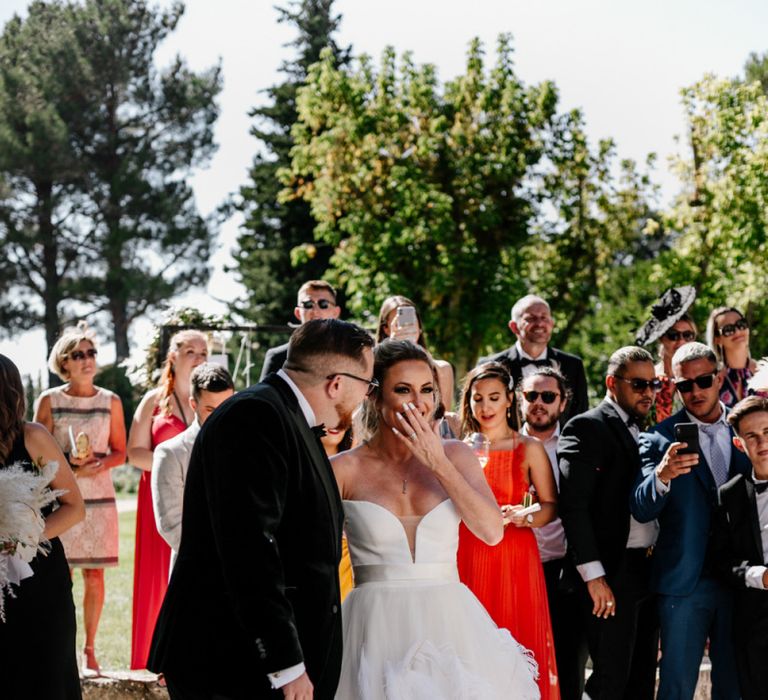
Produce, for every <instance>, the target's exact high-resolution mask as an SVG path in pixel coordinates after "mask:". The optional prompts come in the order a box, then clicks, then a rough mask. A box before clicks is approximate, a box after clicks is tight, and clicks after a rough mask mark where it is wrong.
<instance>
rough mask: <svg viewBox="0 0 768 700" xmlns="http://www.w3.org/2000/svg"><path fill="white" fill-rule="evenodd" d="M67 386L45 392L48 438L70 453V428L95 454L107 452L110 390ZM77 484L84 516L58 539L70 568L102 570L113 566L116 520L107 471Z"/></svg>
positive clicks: (111, 395)
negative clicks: (75, 390)
mask: <svg viewBox="0 0 768 700" xmlns="http://www.w3.org/2000/svg"><path fill="white" fill-rule="evenodd" d="M68 386H69V385H64V386H60V387H56V388H54V389H49V390H48V391H45V392H43V393H42V394H41V396H40V398H43V397H44V396H47V397H48V399H49V401H50V404H51V415H52V417H53V437H54V438H56V442H57V443H59V447H60V448H61V450H62V452H64V454H65V455H67V456H69V453H70V451H71V449H70V440H69V427H70V426H71V427H72V433H73V434H74V435H77V434H78V433H80V432H83V433H85V434H86V435H88V438H89V439H90V441H91V448H92V449H93V453H94V455H95V456H96V457H105V456H106V455H107V453H108V452H109V433H110V423H111V417H112V398H113V396H114V394H113V393H112V392H111V391H108V390H107V389H101V388H100V387H95V388H96V394H95V395H94V396H70V395H69V394H67V393H66V389H67V388H68ZM77 485H78V486H79V487H80V493H81V494H82V495H83V500H84V501H85V520H83V521H81V522H79V523H78V524H77V525H75V526H74V527H71V528H70V529H69V530H67V531H66V532H64V533H63V534H62V535H61V543H62V544H63V545H64V552H65V553H66V555H67V562H68V563H69V565H70V566H79V567H82V568H84V569H101V568H104V567H106V566H117V550H118V539H119V532H118V522H117V505H116V503H115V487H114V486H113V485H112V470H110V469H105V470H104V471H103V472H101V473H100V474H97V475H96V476H92V477H87V478H84V479H78V480H77Z"/></svg>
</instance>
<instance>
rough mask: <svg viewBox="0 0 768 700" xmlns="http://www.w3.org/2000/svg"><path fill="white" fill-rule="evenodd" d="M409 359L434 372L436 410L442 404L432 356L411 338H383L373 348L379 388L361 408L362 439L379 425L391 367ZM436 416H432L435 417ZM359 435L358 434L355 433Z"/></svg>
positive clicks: (374, 373) (374, 371)
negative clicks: (380, 410) (380, 397)
mask: <svg viewBox="0 0 768 700" xmlns="http://www.w3.org/2000/svg"><path fill="white" fill-rule="evenodd" d="M408 360H418V361H419V362H424V363H425V364H426V365H427V366H428V367H429V369H430V371H431V372H432V384H433V386H434V388H435V393H434V396H435V411H437V410H439V407H440V406H441V399H440V385H439V384H438V381H437V367H436V366H435V363H434V361H433V360H432V356H431V355H430V354H429V353H428V352H427V351H426V350H425V349H424V348H422V347H421V346H420V345H416V344H415V343H412V342H411V341H410V340H392V339H391V338H388V339H386V340H382V341H381V342H380V343H379V344H378V345H377V346H376V347H375V348H374V349H373V377H374V379H376V380H378V382H379V388H378V389H377V390H376V391H374V392H373V394H372V395H371V396H370V397H368V398H367V399H366V400H365V401H364V402H363V404H362V407H361V408H360V419H359V422H360V428H361V431H362V436H361V437H362V439H364V440H367V439H368V438H370V437H371V435H373V434H374V433H375V432H376V430H378V427H379V409H378V403H379V393H380V392H381V389H382V387H383V386H384V379H385V378H386V376H387V373H388V372H389V370H390V368H392V367H394V366H395V365H397V364H399V363H400V362H406V361H408ZM434 417H435V416H434V415H433V416H431V418H434ZM355 437H357V434H356V435H355Z"/></svg>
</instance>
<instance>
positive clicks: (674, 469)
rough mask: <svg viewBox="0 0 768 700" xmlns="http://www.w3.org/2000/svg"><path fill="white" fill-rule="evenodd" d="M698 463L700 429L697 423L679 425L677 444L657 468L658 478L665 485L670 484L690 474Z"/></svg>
mask: <svg viewBox="0 0 768 700" xmlns="http://www.w3.org/2000/svg"><path fill="white" fill-rule="evenodd" d="M682 445H685V447H683V446H682ZM698 463H699V429H698V427H697V425H696V424H695V423H678V424H677V425H676V426H675V442H673V443H672V444H671V445H670V446H669V448H668V449H667V451H666V453H665V454H664V457H663V458H662V460H661V462H660V463H659V466H658V467H656V476H657V477H658V478H659V479H660V480H661V482H662V483H663V484H669V482H670V481H671V480H672V479H676V478H677V477H678V476H682V475H683V474H688V473H689V472H690V471H691V469H693V467H695V466H696V465H697V464H698Z"/></svg>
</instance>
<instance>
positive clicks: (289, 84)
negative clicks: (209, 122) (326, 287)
mask: <svg viewBox="0 0 768 700" xmlns="http://www.w3.org/2000/svg"><path fill="white" fill-rule="evenodd" d="M332 4H333V0H295V1H293V2H290V3H289V4H288V7H287V8H277V9H278V12H279V13H280V16H279V19H278V21H279V22H290V23H292V24H293V25H295V27H296V29H297V30H298V36H297V37H296V39H294V40H293V41H292V42H290V43H289V44H288V46H291V47H295V49H296V55H295V57H294V59H293V60H291V61H286V62H284V63H283V64H282V66H281V67H280V70H281V72H282V73H283V74H284V75H285V76H286V78H287V79H286V81H285V82H283V83H281V84H279V85H274V86H272V87H270V88H268V89H267V90H266V93H267V95H268V96H269V104H268V105H266V106H263V107H255V108H254V109H252V110H251V112H250V116H251V117H253V118H254V120H255V121H254V125H253V127H252V128H251V134H252V135H253V136H255V137H256V138H257V139H259V141H261V143H262V144H263V150H262V152H260V153H258V154H257V155H256V156H255V158H254V160H253V165H252V167H251V170H250V173H249V177H250V182H249V183H248V184H247V185H244V186H243V187H242V188H241V190H240V202H239V203H238V207H239V208H240V209H241V210H242V211H243V213H244V215H245V223H244V225H243V229H242V231H241V233H240V235H239V237H238V249H237V252H236V253H235V259H236V266H235V267H234V270H235V271H236V273H237V275H238V276H239V278H240V281H241V282H242V283H243V285H244V286H245V288H246V295H245V298H243V299H240V300H239V301H237V302H236V303H235V304H234V308H233V310H235V311H237V312H238V313H240V314H242V315H243V316H245V317H246V318H248V319H249V320H252V321H256V322H257V323H275V324H281V323H285V322H286V321H288V320H290V319H291V318H292V313H291V310H292V309H293V307H294V305H295V303H296V297H295V295H296V291H297V290H298V288H299V287H300V286H301V285H302V283H303V282H305V281H306V280H308V279H318V278H322V277H323V274H324V272H325V270H326V269H327V267H328V261H329V259H330V257H331V254H332V253H333V248H332V247H331V246H330V245H328V244H326V243H321V242H315V239H314V234H313V230H314V227H315V221H314V219H313V218H312V216H311V214H310V211H309V205H308V204H307V203H306V202H304V201H302V200H296V201H293V202H288V203H286V204H282V203H280V202H278V198H277V196H278V193H279V192H280V190H281V189H282V185H281V184H280V181H279V180H278V175H277V173H278V170H280V169H281V168H287V167H290V164H291V157H290V150H291V148H292V147H293V138H292V137H291V127H292V126H293V124H294V122H295V121H296V116H297V114H296V92H297V90H298V88H299V87H300V86H301V85H302V84H303V83H304V81H305V79H306V76H307V69H308V68H309V66H310V65H312V64H313V63H315V62H316V61H318V60H319V58H320V52H321V51H322V49H323V48H325V47H326V46H328V47H330V48H331V51H332V52H333V55H334V57H335V60H336V62H337V64H338V65H342V64H345V63H347V62H348V61H349V53H350V49H349V47H347V48H345V49H341V48H339V47H338V46H337V45H336V44H335V42H334V41H333V39H332V38H331V35H332V34H333V33H334V32H335V31H336V30H337V28H338V26H339V23H340V21H341V16H340V15H336V16H333V14H332V10H331V6H332ZM294 249H296V250H294ZM292 251H294V254H293V259H292V255H291V252H292ZM294 263H295V264H294Z"/></svg>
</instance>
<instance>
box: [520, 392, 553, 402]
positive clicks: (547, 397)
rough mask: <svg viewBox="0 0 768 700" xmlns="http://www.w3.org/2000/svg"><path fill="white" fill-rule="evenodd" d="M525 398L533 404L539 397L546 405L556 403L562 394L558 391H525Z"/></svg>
mask: <svg viewBox="0 0 768 700" xmlns="http://www.w3.org/2000/svg"><path fill="white" fill-rule="evenodd" d="M523 396H524V397H525V400H526V401H527V402H528V403H533V402H534V401H535V400H536V399H538V398H539V397H541V400H542V401H543V402H544V403H554V402H555V399H557V397H558V396H560V393H559V392H557V391H524V392H523Z"/></svg>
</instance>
